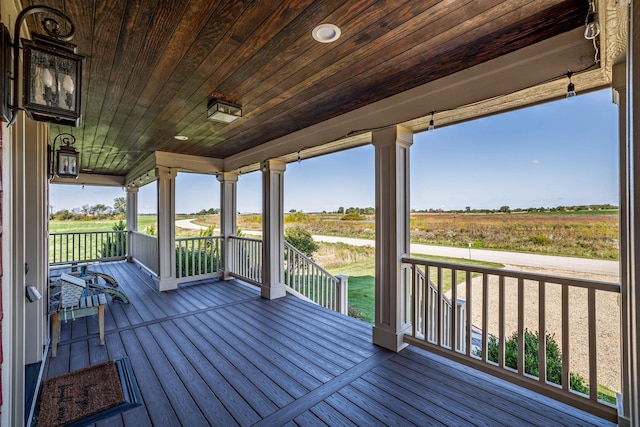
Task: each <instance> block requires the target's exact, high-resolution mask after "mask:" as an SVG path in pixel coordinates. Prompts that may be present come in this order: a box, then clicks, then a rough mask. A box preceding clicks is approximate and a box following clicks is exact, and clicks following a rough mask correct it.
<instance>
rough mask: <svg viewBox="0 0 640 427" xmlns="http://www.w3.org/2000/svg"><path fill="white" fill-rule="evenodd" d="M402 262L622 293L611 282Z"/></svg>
mask: <svg viewBox="0 0 640 427" xmlns="http://www.w3.org/2000/svg"><path fill="white" fill-rule="evenodd" d="M402 262H403V263H405V264H410V265H422V266H425V267H440V268H449V269H454V270H458V271H469V272H473V273H486V274H494V275H498V276H509V277H513V278H516V279H523V280H532V281H537V282H546V283H555V284H558V285H567V286H573V287H577V288H586V289H595V290H600V291H605V292H614V293H620V284H619V283H611V282H599V281H596V280H587V279H575V278H570V277H560V276H551V275H546V274H537V273H528V272H523V271H513V270H504V269H500V268H491V267H479V266H474V265H466V264H454V263H450V262H442V261H431V260H427V259H419V258H410V257H403V258H402Z"/></svg>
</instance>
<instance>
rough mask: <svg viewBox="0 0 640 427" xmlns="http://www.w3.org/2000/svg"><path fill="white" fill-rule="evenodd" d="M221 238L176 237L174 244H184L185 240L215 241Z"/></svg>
mask: <svg viewBox="0 0 640 427" xmlns="http://www.w3.org/2000/svg"><path fill="white" fill-rule="evenodd" d="M221 238H222V236H194V237H176V242H184V241H187V240H215V239H221Z"/></svg>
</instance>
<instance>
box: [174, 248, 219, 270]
mask: <svg viewBox="0 0 640 427" xmlns="http://www.w3.org/2000/svg"><path fill="white" fill-rule="evenodd" d="M219 256H220V254H219V253H218V248H217V247H216V246H215V245H212V244H210V243H207V246H206V247H205V248H203V249H199V250H191V249H187V248H181V247H178V248H176V260H177V262H176V275H177V276H178V277H188V276H194V275H196V274H205V273H215V272H216V271H218V267H219V266H218V261H219Z"/></svg>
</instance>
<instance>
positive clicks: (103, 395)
mask: <svg viewBox="0 0 640 427" xmlns="http://www.w3.org/2000/svg"><path fill="white" fill-rule="evenodd" d="M141 402H142V398H141V396H140V391H139V389H138V386H137V384H136V382H135V379H134V378H133V375H132V370H131V365H130V363H129V360H128V359H127V358H123V359H119V360H116V361H113V360H110V361H108V362H105V363H101V364H99V365H95V366H90V367H88V368H84V369H80V370H77V371H74V372H70V373H68V374H64V375H61V376H59V377H54V378H49V379H48V380H46V381H45V382H44V385H43V386H42V391H41V394H40V410H39V412H38V424H37V425H38V427H59V426H75V427H78V426H84V425H89V424H93V423H95V422H96V421H98V420H101V419H104V418H108V417H111V416H113V415H115V414H118V413H120V412H123V411H126V410H128V409H131V408H133V407H135V406H138V405H140V404H141Z"/></svg>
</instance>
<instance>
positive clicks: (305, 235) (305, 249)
mask: <svg viewBox="0 0 640 427" xmlns="http://www.w3.org/2000/svg"><path fill="white" fill-rule="evenodd" d="M284 240H286V241H287V242H288V243H289V244H290V245H291V246H293V247H294V248H296V249H297V250H299V251H300V252H302V253H303V254H305V255H306V256H308V257H309V258H311V257H312V256H313V253H314V252H315V251H317V250H318V249H319V247H320V246H318V244H317V243H316V242H314V240H313V236H312V235H311V233H310V232H309V230H305V229H304V228H302V227H289V228H287V229H286V230H285V231H284Z"/></svg>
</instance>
